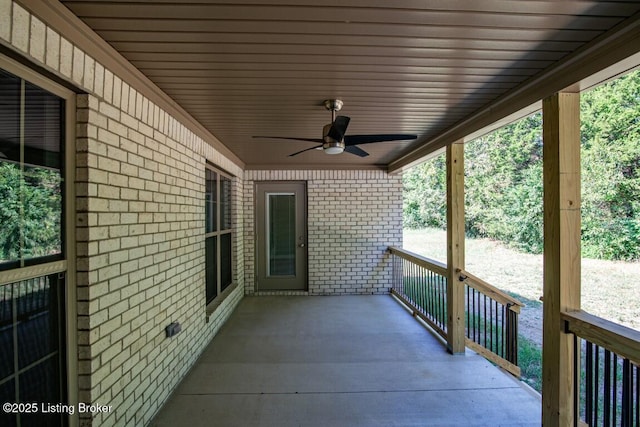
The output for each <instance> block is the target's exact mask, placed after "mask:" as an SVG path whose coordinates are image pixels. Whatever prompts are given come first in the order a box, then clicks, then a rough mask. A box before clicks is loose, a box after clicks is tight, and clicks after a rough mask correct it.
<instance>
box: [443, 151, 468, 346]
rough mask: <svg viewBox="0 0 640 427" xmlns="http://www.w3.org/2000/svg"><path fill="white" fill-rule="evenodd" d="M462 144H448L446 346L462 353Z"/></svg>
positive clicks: (463, 344)
mask: <svg viewBox="0 0 640 427" xmlns="http://www.w3.org/2000/svg"><path fill="white" fill-rule="evenodd" d="M457 269H464V144H463V142H462V141H459V142H456V143H454V144H451V145H449V146H447V349H448V350H449V352H451V353H453V354H459V353H464V350H465V343H464V336H465V335H464V284H463V283H462V282H460V281H459V280H458V274H457V273H456V270H457Z"/></svg>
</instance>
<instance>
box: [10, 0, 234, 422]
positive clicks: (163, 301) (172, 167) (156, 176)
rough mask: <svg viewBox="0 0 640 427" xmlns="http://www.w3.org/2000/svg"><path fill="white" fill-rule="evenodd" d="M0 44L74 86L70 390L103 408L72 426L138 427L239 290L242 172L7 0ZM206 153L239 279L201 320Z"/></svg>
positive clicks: (176, 379)
mask: <svg viewBox="0 0 640 427" xmlns="http://www.w3.org/2000/svg"><path fill="white" fill-rule="evenodd" d="M0 43H2V44H4V45H5V46H8V47H9V48H10V49H13V50H14V51H16V52H18V53H19V54H20V55H22V56H24V57H26V58H28V59H29V60H31V61H32V62H33V63H35V64H37V65H39V66H42V67H44V68H46V69H47V70H48V71H49V72H51V73H53V74H56V75H57V76H58V77H60V78H62V79H64V80H66V81H68V82H70V83H72V84H73V85H74V86H75V87H77V88H79V89H80V90H82V91H84V92H85V94H83V95H79V96H78V97H77V130H76V136H77V140H76V144H75V146H76V209H77V211H76V213H75V218H74V219H75V223H76V227H77V242H76V250H77V263H76V266H77V277H76V280H75V285H73V284H71V286H75V292H76V294H77V315H78V316H77V320H78V331H77V334H78V349H77V350H78V354H77V356H78V360H77V368H78V374H79V375H78V390H79V400H80V401H82V402H87V403H99V404H101V405H111V406H112V407H113V411H112V412H111V413H105V414H98V415H95V416H94V417H93V418H81V425H93V426H103V425H104V426H111V425H122V426H130V425H136V426H143V425H146V424H148V423H149V422H150V420H151V418H152V417H153V416H154V415H155V413H156V412H157V410H158V409H159V407H160V406H161V405H162V404H163V402H164V401H165V400H166V399H167V397H168V396H169V395H170V393H171V391H172V390H173V389H174V388H175V387H176V385H177V384H178V383H179V382H180V380H181V379H182V377H183V376H184V375H185V374H186V373H187V371H188V369H189V368H190V367H191V366H192V364H193V363H194V362H195V360H196V359H197V357H198V356H199V354H200V353H201V352H202V350H203V349H204V347H205V346H206V344H207V343H208V342H209V341H210V340H211V338H212V337H213V336H214V335H215V333H216V332H217V330H218V328H219V327H220V326H221V325H222V323H223V322H224V321H225V320H226V318H227V317H228V316H229V314H230V313H231V311H232V310H233V308H234V307H235V305H236V304H237V303H238V302H239V300H240V299H241V297H242V295H243V290H244V282H243V280H244V275H245V272H244V263H243V258H244V248H243V240H242V239H241V236H242V235H243V227H244V222H243V221H242V216H243V212H244V205H243V203H242V196H243V195H242V191H243V189H244V185H243V181H242V170H241V169H240V168H239V167H238V166H236V165H235V164H234V163H233V162H231V161H230V160H228V159H227V158H225V157H224V156H222V155H221V154H220V153H219V152H217V151H216V150H215V149H213V148H212V146H210V145H209V144H208V143H207V142H206V141H203V140H202V139H201V138H200V137H198V136H197V135H196V134H194V133H193V132H192V131H190V130H189V129H188V128H186V127H185V126H184V125H183V124H181V123H180V122H179V121H178V120H176V119H175V118H173V117H171V116H170V115H169V114H168V113H167V112H166V111H163V110H162V109H161V108H160V107H158V106H157V105H155V104H154V103H153V102H151V101H150V100H148V99H147V98H145V97H144V96H143V95H142V94H141V93H139V92H137V91H136V90H135V89H134V88H133V87H131V86H129V85H128V84H127V83H126V82H124V81H122V80H121V79H120V78H119V77H118V76H117V75H114V74H113V73H112V72H111V71H110V70H109V69H107V68H105V67H104V66H103V64H100V63H99V62H97V61H95V60H94V59H93V58H92V57H91V56H90V55H88V54H87V53H86V52H83V51H81V50H80V49H79V48H78V47H77V46H74V45H73V42H72V41H69V40H66V39H65V38H64V37H61V36H60V35H59V34H58V33H56V32H55V31H53V30H52V29H51V28H49V27H47V25H46V23H45V22H44V21H42V20H40V19H38V18H36V17H35V16H32V15H31V14H30V13H29V12H28V11H27V10H25V9H24V8H22V7H21V6H20V5H19V4H17V3H14V2H12V1H9V0H0ZM207 160H209V161H210V162H211V163H213V164H216V165H217V166H218V167H220V168H222V169H224V170H226V171H227V172H229V173H231V174H232V175H234V176H236V178H235V179H234V180H233V188H234V195H233V197H234V205H235V207H234V212H233V225H234V228H235V229H236V234H235V236H236V241H235V242H234V246H235V250H236V254H235V260H236V263H235V266H234V270H235V281H236V282H237V283H238V284H239V285H238V287H237V288H236V289H235V290H234V291H233V292H232V293H231V294H230V295H229V296H228V298H226V299H225V300H224V302H223V303H222V304H221V305H220V306H218V307H217V308H216V310H215V311H214V312H213V313H211V314H210V315H209V316H207V313H206V308H205V304H204V302H205V276H204V267H205V258H204V190H205V188H204V184H205V183H204V171H205V162H206V161H207ZM70 291H71V292H74V289H70ZM172 321H178V322H180V323H181V324H182V332H181V333H179V334H178V335H176V336H175V337H173V338H170V339H168V338H166V337H165V331H164V328H165V327H166V326H167V325H168V324H169V323H170V322H172ZM72 333H73V332H72ZM70 357H72V358H73V357H75V354H71V355H70Z"/></svg>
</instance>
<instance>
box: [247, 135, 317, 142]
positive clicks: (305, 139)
mask: <svg viewBox="0 0 640 427" xmlns="http://www.w3.org/2000/svg"><path fill="white" fill-rule="evenodd" d="M251 138H269V139H286V140H288V141H308V142H317V143H319V144H322V143H323V142H324V140H322V139H320V138H294V137H291V138H290V137H287V136H252V137H251Z"/></svg>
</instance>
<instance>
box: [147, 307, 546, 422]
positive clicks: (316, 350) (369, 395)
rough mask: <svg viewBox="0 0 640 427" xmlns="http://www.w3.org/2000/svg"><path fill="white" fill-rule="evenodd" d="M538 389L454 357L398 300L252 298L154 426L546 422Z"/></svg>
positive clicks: (468, 357) (471, 359)
mask: <svg viewBox="0 0 640 427" xmlns="http://www.w3.org/2000/svg"><path fill="white" fill-rule="evenodd" d="M540 405H541V403H540V399H539V396H537V395H536V394H535V393H533V392H532V391H531V390H529V389H527V388H525V387H524V386H522V385H521V383H520V382H519V381H517V380H515V379H514V378H513V377H511V376H510V375H509V374H506V373H504V372H503V371H501V370H500V369H498V368H496V367H495V366H493V365H491V364H490V363H489V362H487V361H486V360H485V359H484V358H482V357H481V356H478V355H477V354H475V353H473V352H471V351H467V353H466V354H465V355H459V356H452V355H450V354H448V353H447V352H446V350H445V348H444V346H443V345H442V343H441V342H439V341H438V340H437V339H436V338H435V337H434V336H433V335H432V334H431V333H430V332H429V331H428V330H427V329H425V328H424V327H423V326H422V325H421V324H420V323H418V322H417V321H416V320H415V319H414V318H413V317H412V316H411V315H410V314H409V313H408V312H407V311H406V310H405V309H404V308H403V307H402V306H401V305H400V304H399V303H398V302H397V301H396V300H395V299H394V298H392V297H391V296H336V297H305V296H302V297H296V296H282V297H279V296H275V297H274V296H260V297H245V298H244V299H243V300H242V301H241V302H240V305H239V306H238V308H237V309H236V311H235V312H234V313H233V314H232V316H231V318H230V319H229V321H228V322H227V323H226V324H225V325H224V326H223V327H222V328H221V330H220V333H219V334H218V335H217V336H216V337H215V338H214V339H213V341H212V342H211V344H210V345H209V347H208V348H207V349H206V350H205V352H204V354H203V355H202V357H201V358H200V360H199V361H198V362H197V364H196V366H195V367H194V368H193V369H192V371H191V372H190V373H189V375H188V376H187V377H186V378H185V380H184V381H183V382H182V384H181V385H180V386H179V387H178V389H177V390H176V391H175V393H174V394H173V396H172V397H171V398H170V399H169V401H168V402H167V403H166V405H165V406H164V407H163V408H162V410H161V412H160V413H159V414H158V416H157V417H156V418H155V419H154V421H153V422H152V425H153V426H156V427H164V426H171V427H174V426H188V427H199V426H208V427H211V426H215V427H218V426H220V427H227V426H242V427H248V426H322V427H327V426H332V427H333V426H366V427H372V426H539V425H540V412H541V406H540Z"/></svg>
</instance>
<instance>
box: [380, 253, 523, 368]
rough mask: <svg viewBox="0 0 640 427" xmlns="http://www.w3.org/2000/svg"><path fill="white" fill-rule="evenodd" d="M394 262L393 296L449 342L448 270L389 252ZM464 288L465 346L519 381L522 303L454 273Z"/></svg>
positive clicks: (425, 260)
mask: <svg viewBox="0 0 640 427" xmlns="http://www.w3.org/2000/svg"><path fill="white" fill-rule="evenodd" d="M389 252H390V253H391V254H392V257H393V258H392V259H393V280H392V287H391V293H392V294H393V295H395V296H396V297H397V298H398V299H400V300H401V301H402V302H403V303H404V304H406V305H407V306H409V307H410V308H411V309H412V310H413V314H414V316H417V317H420V318H421V319H422V320H424V321H425V322H426V323H427V324H428V325H429V326H431V328H432V329H433V330H434V331H435V332H437V333H438V334H439V335H440V336H442V337H443V338H444V339H447V275H448V272H447V266H446V265H444V264H443V263H441V262H438V261H435V260H432V259H429V258H426V257H423V256H420V255H417V254H414V253H412V252H409V251H406V250H404V249H400V248H396V247H390V248H389ZM456 276H457V277H458V280H459V281H461V282H464V286H465V295H466V301H465V311H466V328H465V330H466V339H465V344H466V346H467V347H469V348H471V349H473V350H474V351H476V352H478V353H480V354H482V355H483V356H484V357H486V358H487V359H489V360H491V361H492V362H494V363H496V364H497V365H499V366H501V367H502V368H504V369H506V370H508V371H509V372H511V373H512V374H514V375H516V376H520V368H519V367H518V314H519V313H520V307H522V306H523V304H522V303H521V302H520V301H518V300H516V299H515V298H513V297H511V296H510V295H508V294H506V293H504V292H502V291H500V290H499V289H497V288H495V287H494V286H491V285H490V284H488V283H486V282H484V281H483V280H481V279H479V278H477V277H475V276H473V275H472V274H470V273H468V272H466V271H457V272H456Z"/></svg>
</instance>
